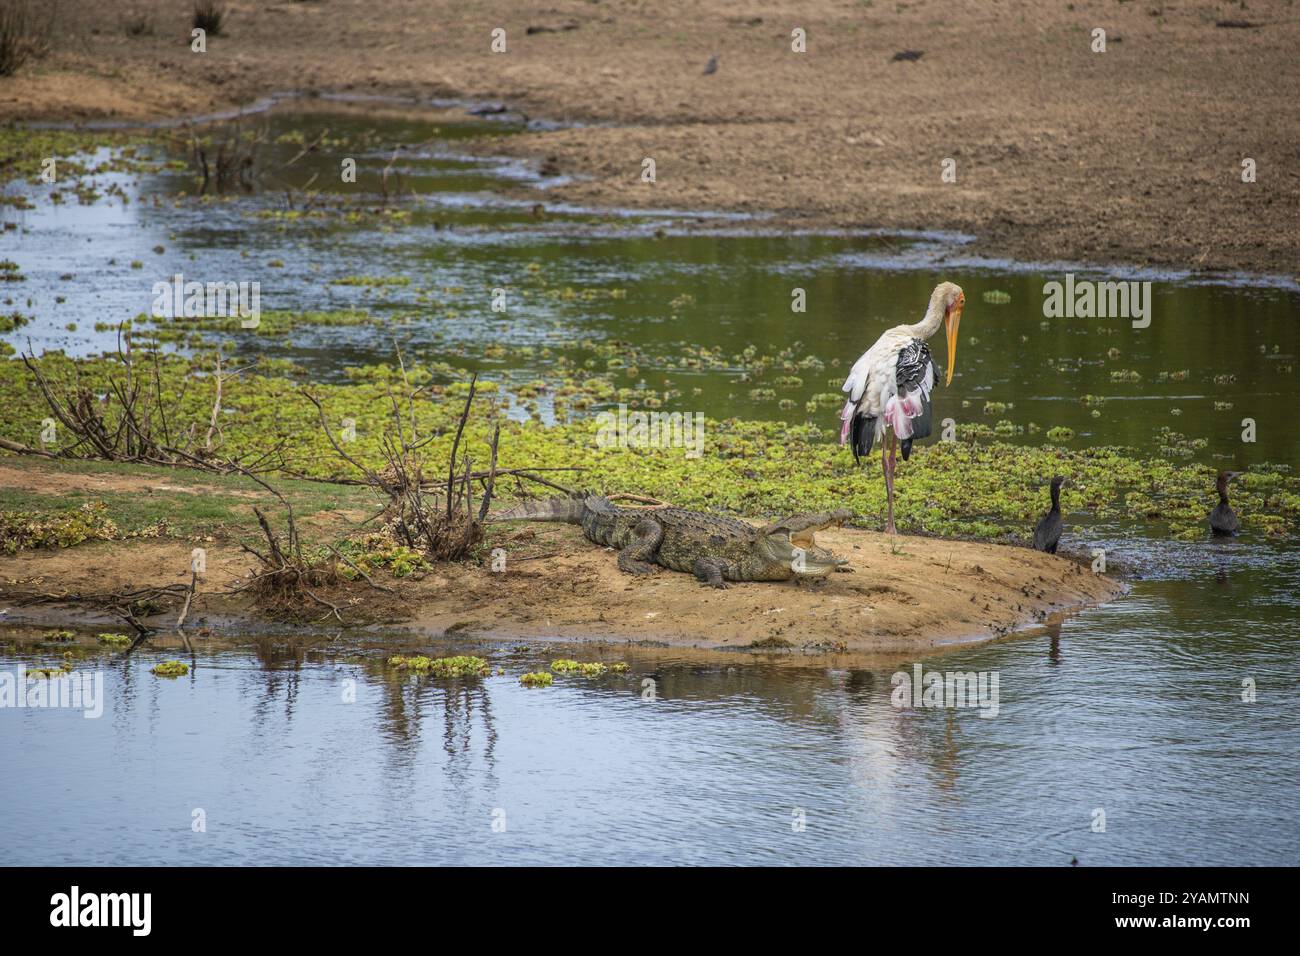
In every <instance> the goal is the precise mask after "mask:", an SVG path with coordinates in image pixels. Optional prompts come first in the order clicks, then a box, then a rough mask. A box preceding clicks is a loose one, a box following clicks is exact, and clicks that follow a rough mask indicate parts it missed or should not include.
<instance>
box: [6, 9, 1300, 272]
mask: <svg viewBox="0 0 1300 956" xmlns="http://www.w3.org/2000/svg"><path fill="white" fill-rule="evenodd" d="M136 6H137V7H138V8H139V10H138V12H139V13H140V14H143V15H145V16H147V17H148V18H149V21H150V32H148V33H145V34H143V35H135V36H131V35H127V33H126V32H125V31H124V30H123V29H122V27H121V24H119V23H115V22H111V18H104V17H101V16H97V15H96V13H95V11H93V10H91V9H90V8H85V9H82V8H80V7H74V9H72V10H71V11H70V12H69V14H68V16H67V22H66V33H67V35H68V36H70V37H73V38H74V41H75V42H67V43H64V44H63V47H62V48H61V49H59V50H57V51H56V52H55V53H54V54H53V55H52V56H50V57H49V58H47V59H46V60H43V61H41V62H39V63H36V64H33V65H30V66H29V67H27V68H26V69H25V70H23V71H22V72H20V73H19V75H18V76H16V77H13V78H8V79H6V80H3V81H0V119H23V120H30V119H45V120H97V119H130V120H153V119H158V118H160V117H168V116H183V115H187V114H188V115H199V114H205V113H213V112H217V111H219V110H223V109H229V108H232V107H237V106H238V105H240V104H248V103H253V102H255V101H257V100H258V99H259V98H261V97H264V96H267V95H269V94H273V93H275V92H277V91H283V90H287V89H302V90H304V91H306V92H308V93H312V92H321V91H331V90H332V91H340V92H345V93H349V94H353V95H360V96H368V95H408V96H414V97H417V98H419V99H421V100H425V101H430V100H436V99H447V98H464V99H473V100H482V101H496V102H502V103H507V104H510V105H511V106H514V107H517V108H519V109H521V110H523V111H524V112H526V113H527V114H529V115H530V116H533V115H535V116H547V117H551V118H554V119H555V120H557V121H558V122H559V123H561V124H562V126H561V128H557V129H549V130H548V129H543V130H535V131H532V132H528V133H524V134H521V135H517V136H512V137H503V138H502V141H501V142H500V143H499V144H494V143H485V144H483V148H485V149H489V150H495V151H497V152H502V153H505V154H508V155H517V156H524V157H529V158H534V159H538V160H541V161H545V162H548V163H549V164H551V165H552V166H553V167H555V168H557V169H558V170H559V172H560V173H561V174H564V175H569V176H572V177H573V180H572V181H571V182H569V183H567V184H565V185H562V186H559V187H556V188H555V189H554V190H552V191H549V192H548V194H547V195H548V196H551V197H553V198H554V199H556V200H562V201H566V202H580V203H592V204H601V205H617V206H624V207H638V206H644V207H656V208H662V207H676V208H692V209H710V210H725V211H733V212H755V211H758V210H767V211H770V212H772V213H774V214H775V216H776V222H777V223H779V224H780V225H782V226H790V227H803V228H827V227H831V228H882V229H887V230H891V231H894V230H921V231H941V232H949V233H964V234H969V235H972V236H974V237H975V240H974V242H973V243H972V244H971V246H969V247H966V249H965V250H964V251H970V252H974V253H977V254H978V255H980V256H982V257H986V258H990V259H1017V260H1024V261H1037V262H1077V263H1095V264H1102V265H1104V264H1122V265H1124V266H1135V265H1136V266H1154V267H1160V268H1173V269H1180V270H1181V269H1187V270H1192V271H1193V272H1202V271H1204V272H1220V271H1241V272H1248V273H1255V274H1264V275H1282V276H1295V263H1296V262H1297V261H1300V233H1297V231H1296V230H1295V229H1294V228H1289V226H1288V223H1294V222H1295V221H1297V219H1300V173H1297V170H1300V136H1297V135H1296V133H1297V123H1296V120H1295V119H1294V114H1293V110H1292V109H1291V106H1292V105H1293V104H1294V103H1295V102H1296V100H1297V99H1300V72H1298V71H1296V70H1295V69H1294V50H1295V48H1296V46H1297V45H1298V44H1300V22H1296V21H1293V20H1285V19H1281V18H1273V17H1270V16H1268V15H1266V12H1265V11H1261V12H1260V13H1259V15H1258V16H1257V18H1256V17H1253V18H1252V19H1257V22H1254V23H1252V25H1251V27H1250V28H1249V29H1220V28H1218V27H1216V22H1217V21H1218V20H1220V19H1224V18H1230V17H1231V15H1233V14H1234V13H1239V11H1238V10H1237V8H1236V7H1234V6H1231V5H1228V4H1216V5H1214V6H1215V10H1216V11H1217V13H1215V12H1214V11H1209V12H1207V11H1205V10H1201V9H1199V8H1198V9H1192V8H1187V9H1182V8H1177V9H1174V8H1169V9H1163V10H1160V11H1158V14H1159V15H1158V16H1157V15H1155V14H1153V13H1152V12H1150V11H1147V10H1145V9H1136V8H1133V9H1130V7H1132V5H1120V6H1118V7H1112V6H1107V7H1105V8H1104V9H1101V10H1096V11H1093V10H1083V9H1078V10H1075V9H1070V8H1063V9H1045V8H1042V6H1041V5H1039V4H1032V3H1013V4H1012V5H1011V7H1010V8H1008V9H1007V10H1004V11H1001V12H1000V13H999V15H997V16H991V15H990V14H989V11H988V10H987V7H986V6H985V5H984V4H981V3H976V2H958V3H954V4H945V5H944V7H943V10H942V15H939V12H938V11H937V10H936V9H935V8H933V7H932V5H930V4H926V3H920V4H912V5H908V6H906V7H900V8H898V9H897V10H894V11H891V12H890V13H889V14H888V15H886V14H885V13H884V12H883V11H878V10H875V9H873V8H871V7H862V6H855V7H842V6H839V5H836V4H833V3H830V2H820V3H814V4H812V5H811V6H807V5H804V6H802V7H801V8H800V10H799V11H798V13H797V14H795V13H792V12H791V13H784V12H781V11H768V10H762V11H757V12H752V13H746V12H744V11H739V12H738V11H736V10H734V9H732V8H731V7H730V6H728V5H725V4H722V3H718V2H713V0H706V2H704V3H699V4H691V5H669V6H668V7H662V6H660V7H657V8H656V9H654V10H640V9H626V8H623V7H621V6H618V5H614V4H607V3H597V4H594V5H593V4H589V3H577V2H572V3H561V4H560V5H559V6H557V7H552V8H549V9H548V10H547V11H544V12H535V13H523V14H521V13H520V11H519V10H518V9H517V8H516V7H514V6H513V5H510V4H505V3H501V2H496V0H490V2H488V3H487V4H485V5H483V6H482V7H480V8H476V9H475V11H474V12H473V14H470V15H467V14H466V13H465V12H464V11H463V10H461V9H460V8H459V7H457V6H456V5H454V4H450V3H446V2H434V3H432V4H420V5H415V4H399V5H397V6H396V7H394V8H393V9H392V10H390V11H386V12H385V15H384V16H383V17H378V18H376V17H374V16H373V15H371V14H370V12H369V9H368V7H365V6H363V5H362V4H361V3H360V2H359V0H331V2H330V3H329V4H322V5H317V4H273V5H270V6H268V7H266V8H261V7H256V8H255V7H253V6H251V5H246V4H239V3H234V4H230V5H229V14H228V17H227V22H226V26H225V27H224V28H223V31H222V35H221V36H217V37H213V38H211V40H210V45H209V49H208V52H207V53H206V54H195V53H192V52H191V51H190V49H189V47H188V45H187V43H186V42H182V40H181V38H183V37H185V36H187V34H188V29H189V24H188V22H187V17H186V12H185V11H184V10H180V9H177V8H175V7H174V5H171V4H167V3H166V2H164V0H142V2H141V3H140V4H137V5H136ZM795 21H798V23H796V22H795ZM434 24H436V25H437V27H436V29H430V27H431V25H434ZM1012 25H1014V26H1012ZM1099 25H1100V26H1102V27H1103V28H1104V29H1106V30H1107V34H1108V37H1109V40H1110V42H1109V44H1108V46H1107V49H1106V51H1105V52H1104V53H1098V52H1094V51H1093V50H1092V49H1091V47H1090V44H1091V31H1092V30H1093V29H1095V28H1096V27H1098V26H1099ZM496 26H500V27H502V28H504V29H506V30H507V34H508V37H509V43H508V48H507V50H506V52H505V53H502V54H493V53H492V52H491V51H490V49H489V43H490V31H491V28H492V27H496ZM793 26H801V27H802V28H803V29H805V31H806V34H807V37H808V46H807V52H805V53H802V54H799V53H795V52H793V51H792V50H791V40H790V37H791V29H792V27H793ZM905 49H912V50H920V51H922V52H923V55H922V56H921V57H920V58H919V59H916V60H914V61H911V62H907V61H904V62H900V61H897V60H895V59H894V58H893V54H894V53H895V52H897V51H898V50H905ZM714 54H717V55H718V56H719V61H718V62H719V67H718V69H717V70H716V72H715V73H713V74H710V75H704V71H703V66H704V63H705V62H706V61H707V60H708V59H709V57H710V56H711V55H714ZM646 157H651V158H654V159H655V160H656V164H657V170H658V175H657V179H656V182H655V183H653V184H646V183H643V182H642V181H641V179H640V172H641V169H642V162H643V160H644V159H645V158H646ZM1243 157H1248V158H1250V159H1253V160H1254V161H1255V162H1256V164H1257V167H1258V171H1259V174H1258V178H1257V181H1256V182H1254V183H1250V184H1246V183H1243V182H1242V181H1241V177H1240V172H1241V169H1240V164H1241V162H1242V158H1243ZM943 159H952V160H954V161H955V162H956V169H957V176H956V182H943V181H942V180H941V177H940V163H941V161H942V160H943Z"/></svg>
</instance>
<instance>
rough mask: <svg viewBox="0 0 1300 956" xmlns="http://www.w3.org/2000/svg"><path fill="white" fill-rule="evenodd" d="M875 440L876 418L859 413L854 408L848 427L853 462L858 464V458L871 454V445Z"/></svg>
mask: <svg viewBox="0 0 1300 956" xmlns="http://www.w3.org/2000/svg"><path fill="white" fill-rule="evenodd" d="M875 440H876V420H875V418H868V417H867V416H866V415H859V414H858V412H857V411H856V410H854V412H853V422H852V424H851V425H850V428H849V447H850V448H852V449H853V464H855V465H856V464H858V459H859V458H865V457H866V456H867V455H869V454H871V446H872V444H873V443H874V442H875Z"/></svg>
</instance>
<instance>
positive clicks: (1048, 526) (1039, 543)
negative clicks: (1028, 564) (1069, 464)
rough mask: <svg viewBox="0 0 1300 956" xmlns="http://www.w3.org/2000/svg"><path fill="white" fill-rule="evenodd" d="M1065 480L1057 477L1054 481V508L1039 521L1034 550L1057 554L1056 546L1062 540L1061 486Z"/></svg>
mask: <svg viewBox="0 0 1300 956" xmlns="http://www.w3.org/2000/svg"><path fill="white" fill-rule="evenodd" d="M1063 484H1065V479H1064V478H1063V477H1061V476H1060V475H1057V476H1056V477H1055V478H1053V479H1052V507H1051V508H1050V509H1049V510H1048V512H1047V514H1045V515H1043V516H1042V517H1041V518H1039V519H1038V526H1037V527H1035V528H1034V550H1035V551H1046V552H1047V553H1048V554H1056V546H1057V544H1058V543H1060V540H1061V528H1062V526H1063V522H1062V521H1061V485H1063Z"/></svg>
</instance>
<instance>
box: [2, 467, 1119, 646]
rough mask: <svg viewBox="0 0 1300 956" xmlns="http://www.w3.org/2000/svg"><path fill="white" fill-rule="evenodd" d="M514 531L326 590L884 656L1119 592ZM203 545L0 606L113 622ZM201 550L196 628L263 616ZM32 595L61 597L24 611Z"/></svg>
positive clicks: (837, 534)
mask: <svg viewBox="0 0 1300 956" xmlns="http://www.w3.org/2000/svg"><path fill="white" fill-rule="evenodd" d="M6 472H13V473H14V474H13V475H10V476H9V477H13V478H17V479H20V480H21V481H22V482H23V487H26V488H29V489H30V490H33V491H40V492H42V493H44V492H46V491H49V492H50V493H51V494H52V495H53V494H55V493H56V487H55V486H57V487H58V488H62V489H65V490H66V489H69V488H72V487H76V488H79V489H82V490H84V489H86V488H88V487H92V486H93V482H94V481H97V480H99V479H100V477H101V476H99V475H87V476H78V475H74V474H64V473H59V474H54V473H47V472H43V471H36V470H32V469H28V470H23V471H19V470H17V469H0V481H3V480H4V479H5V473H6ZM47 479H48V481H47ZM78 479H84V480H82V481H81V482H80V483H79V484H78ZM181 480H183V479H181V478H179V477H178V481H181ZM47 485H48V486H49V487H47ZM113 485H114V487H115V488H116V489H117V490H130V489H131V488H132V487H138V488H139V489H140V490H141V492H142V493H143V492H144V490H145V488H146V487H152V488H154V489H155V490H156V489H157V488H158V486H159V483H158V481H157V480H156V479H152V478H132V477H131V476H125V475H119V476H116V477H115V478H114V479H113ZM518 528H519V530H518V531H517V532H516V533H514V535H513V537H512V539H511V540H510V541H509V542H508V543H507V545H506V547H505V550H506V556H507V558H506V570H505V571H504V572H503V573H493V572H492V571H490V570H488V569H486V568H482V567H479V566H477V565H474V564H465V565H443V566H440V567H439V568H438V569H437V570H436V571H434V572H432V573H428V574H425V575H423V576H422V577H420V578H419V579H418V580H416V579H414V578H407V579H404V580H401V581H398V580H393V579H391V578H388V577H387V576H377V577H376V581H377V583H380V584H382V585H384V586H385V587H391V588H392V589H393V591H392V592H391V593H390V592H388V591H380V590H376V589H373V588H370V587H369V586H367V585H366V584H364V583H362V582H357V583H353V584H349V585H346V586H343V587H339V588H335V589H327V590H318V591H317V593H318V594H319V595H320V596H321V597H323V598H324V599H325V600H327V601H329V602H330V603H333V604H336V605H338V606H339V607H340V608H341V610H342V616H343V619H344V621H345V622H346V623H348V624H371V625H374V624H386V625H401V626H402V627H404V628H409V629H411V630H413V631H415V632H417V633H421V634H428V635H440V634H444V633H448V634H455V635H458V636H465V637H482V638H547V639H551V638H555V639H574V640H591V641H599V642H609V641H632V642H647V643H661V644H666V645H670V646H676V647H699V648H755V649H786V648H789V649H795V650H804V651H816V652H853V653H876V652H888V651H916V650H922V649H928V648H935V647H940V646H943V645H946V644H953V643H958V642H963V641H972V640H987V639H990V638H993V637H996V636H998V635H1001V634H1005V633H1007V632H1009V631H1012V630H1015V629H1018V628H1021V627H1024V626H1026V625H1028V624H1031V623H1034V622H1037V621H1043V620H1046V619H1047V618H1048V616H1049V615H1052V614H1054V613H1058V612H1064V611H1068V610H1071V609H1073V608H1076V607H1079V606H1082V605H1086V604H1093V603H1096V602H1099V601H1104V600H1107V599H1109V598H1111V597H1114V596H1115V595H1116V594H1118V593H1119V592H1120V590H1121V588H1120V586H1119V585H1118V584H1117V583H1116V582H1114V581H1112V580H1110V579H1107V578H1104V577H1102V576H1099V575H1095V574H1092V573H1091V572H1090V571H1088V570H1087V569H1086V568H1084V567H1083V566H1081V565H1079V564H1076V563H1074V562H1072V561H1069V560H1067V559H1065V558H1060V557H1052V556H1050V555H1044V554H1039V553H1037V552H1034V551H1030V550H1027V549H1024V548H1016V547H1009V546H1003V545H991V544H979V543H971V542H956V541H945V540H940V539H934V538H921V537H910V536H902V537H899V538H896V539H892V540H891V539H890V538H889V537H887V536H885V535H882V534H876V533H872V532H865V531H855V530H850V529H837V530H830V531H824V532H821V533H820V534H819V535H818V541H819V543H821V544H823V545H825V546H828V547H830V548H831V549H832V550H833V551H835V552H836V553H837V554H840V555H843V556H845V557H848V558H849V559H850V566H851V567H852V569H853V572H852V573H837V574H833V575H831V576H830V577H828V578H827V579H825V580H823V581H821V582H816V583H813V584H803V585H796V584H794V583H780V584H737V585H733V586H732V587H730V588H728V589H726V590H715V589H712V588H707V587H704V586H702V585H700V584H699V583H697V582H696V581H695V580H694V579H693V578H692V577H691V576H690V575H686V574H679V573H675V572H671V571H665V570H660V571H658V572H656V573H655V574H653V575H649V576H646V577H636V578H633V577H630V576H628V575H626V574H623V573H622V572H620V571H619V570H618V568H617V566H616V563H615V560H614V554H613V552H610V551H607V550H604V549H601V548H599V547H596V546H594V545H592V544H590V543H589V542H587V541H586V540H585V539H584V538H583V537H582V535H581V533H580V531H579V529H577V528H576V527H569V526H564V525H549V524H547V525H529V526H518ZM193 546H194V545H193V542H188V541H183V540H175V539H142V540H129V541H121V542H96V543H91V544H84V545H80V546H78V547H75V548H70V549H66V550H58V551H35V552H31V551H29V552H22V553H20V554H18V555H15V556H12V557H0V607H8V608H9V612H8V614H7V616H6V617H5V620H6V621H7V622H9V623H13V622H18V621H24V620H27V621H38V622H40V623H46V624H57V623H78V622H81V623H91V622H99V623H107V622H113V618H112V617H111V615H106V614H105V613H104V612H103V605H104V602H103V601H102V600H98V598H99V596H102V595H105V594H111V593H116V592H123V591H135V590H138V589H142V588H149V587H161V586H165V585H176V584H186V583H188V581H189V560H190V550H191V548H192V547H193ZM203 546H204V547H205V548H206V549H207V569H208V570H207V573H206V574H205V575H204V576H203V578H202V580H201V583H200V586H199V596H198V598H197V599H196V601H195V603H194V606H193V608H192V610H191V612H190V616H189V622H190V625H191V626H192V627H193V628H195V629H203V628H208V627H216V628H217V629H222V628H225V629H228V630H231V631H238V630H240V629H241V628H246V627H248V626H249V625H252V626H254V627H262V626H264V625H266V624H267V623H268V622H267V620H266V618H265V616H264V615H262V614H260V613H259V611H258V609H257V608H256V607H254V606H252V605H251V604H250V602H249V600H248V599H247V598H246V597H244V596H233V595H231V594H230V593H229V588H230V587H231V586H232V585H234V584H237V583H238V582H239V581H240V580H241V579H242V578H243V577H244V576H245V575H246V574H247V573H248V572H249V571H250V570H251V569H252V568H253V565H254V562H253V560H252V559H251V558H250V557H249V555H247V554H246V553H244V552H243V551H241V550H240V549H239V548H238V547H237V546H236V545H234V544H233V543H230V542H223V541H216V542H209V541H206V540H205V542H204V544H203ZM36 596H45V597H54V598H60V599H61V600H58V601H55V602H54V603H53V604H41V605H35V606H33V605H29V604H28V603H27V602H28V601H29V600H30V599H31V598H33V597H36ZM304 610H305V615H306V617H307V618H320V617H321V615H322V614H323V613H324V612H323V610H322V609H321V608H319V607H313V606H307V607H306V608H305V609H304ZM177 612H178V607H172V608H170V609H168V610H165V611H163V612H160V613H159V614H158V615H156V616H155V617H153V618H150V619H147V623H149V624H150V625H151V626H154V627H158V628H160V629H168V628H170V626H171V624H172V623H173V622H174V621H175V619H176V615H177ZM116 623H119V624H120V622H116Z"/></svg>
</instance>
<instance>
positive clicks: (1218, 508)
mask: <svg viewBox="0 0 1300 956" xmlns="http://www.w3.org/2000/svg"><path fill="white" fill-rule="evenodd" d="M1240 474H1241V472H1239V471H1221V472H1219V480H1218V481H1217V482H1215V486H1216V487H1217V488H1218V489H1219V503H1218V504H1217V505H1215V506H1214V510H1213V511H1211V512H1210V530H1211V531H1212V532H1213V533H1214V534H1236V533H1237V531H1238V530H1239V529H1240V528H1241V522H1240V521H1238V520H1237V512H1235V511H1233V510H1232V507H1231V505H1229V504H1228V482H1230V481H1231V480H1232V479H1233V478H1236V477H1237V476H1238V475H1240Z"/></svg>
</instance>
